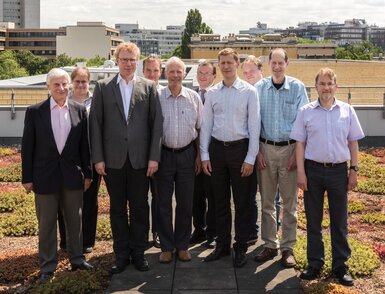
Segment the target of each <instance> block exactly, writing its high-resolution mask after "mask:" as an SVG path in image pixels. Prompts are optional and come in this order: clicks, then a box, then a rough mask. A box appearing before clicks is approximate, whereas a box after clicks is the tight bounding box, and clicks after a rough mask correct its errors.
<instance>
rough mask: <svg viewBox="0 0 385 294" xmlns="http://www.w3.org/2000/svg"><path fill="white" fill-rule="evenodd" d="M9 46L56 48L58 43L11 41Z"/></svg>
mask: <svg viewBox="0 0 385 294" xmlns="http://www.w3.org/2000/svg"><path fill="white" fill-rule="evenodd" d="M9 46H12V47H13V46H15V47H56V42H49V41H10V42H9Z"/></svg>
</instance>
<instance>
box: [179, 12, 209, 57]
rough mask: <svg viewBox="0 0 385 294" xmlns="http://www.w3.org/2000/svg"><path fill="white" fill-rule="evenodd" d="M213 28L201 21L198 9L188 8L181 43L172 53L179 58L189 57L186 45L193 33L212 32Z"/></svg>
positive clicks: (189, 52) (188, 49)
mask: <svg viewBox="0 0 385 294" xmlns="http://www.w3.org/2000/svg"><path fill="white" fill-rule="evenodd" d="M212 33H213V30H212V29H211V27H209V26H208V25H207V24H206V23H204V22H202V15H201V13H200V12H199V10H198V9H190V10H189V11H188V12H187V17H186V22H185V28H184V32H183V36H182V45H180V46H178V47H177V48H176V49H175V50H174V53H173V55H175V56H179V57H181V58H190V57H191V50H190V48H189V47H188V45H189V44H190V39H191V36H192V35H193V34H212Z"/></svg>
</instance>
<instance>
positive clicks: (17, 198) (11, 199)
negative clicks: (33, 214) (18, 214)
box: [0, 190, 31, 212]
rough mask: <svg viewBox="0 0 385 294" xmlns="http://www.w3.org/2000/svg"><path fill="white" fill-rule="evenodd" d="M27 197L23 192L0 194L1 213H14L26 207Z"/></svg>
mask: <svg viewBox="0 0 385 294" xmlns="http://www.w3.org/2000/svg"><path fill="white" fill-rule="evenodd" d="M27 197H31V196H29V195H27V194H26V193H25V192H24V191H23V190H16V191H4V192H1V193H0V212H12V211H14V210H16V209H17V208H18V207H21V206H22V205H24V203H25V201H27Z"/></svg>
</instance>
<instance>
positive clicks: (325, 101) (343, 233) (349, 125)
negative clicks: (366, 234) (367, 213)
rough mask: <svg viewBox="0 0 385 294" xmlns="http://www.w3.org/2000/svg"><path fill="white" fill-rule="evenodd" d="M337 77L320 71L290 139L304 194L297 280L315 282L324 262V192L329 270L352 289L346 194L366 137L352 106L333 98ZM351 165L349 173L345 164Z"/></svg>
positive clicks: (326, 70)
mask: <svg viewBox="0 0 385 294" xmlns="http://www.w3.org/2000/svg"><path fill="white" fill-rule="evenodd" d="M336 82H337V76H336V74H335V73H334V71H333V70H332V69H330V68H322V69H321V70H320V71H319V72H318V74H317V76H316V78H315V86H316V90H317V92H318V100H316V101H314V102H311V103H309V104H307V105H305V106H303V107H302V108H301V109H300V110H299V112H298V115H297V119H296V121H295V123H294V127H293V130H292V131H291V134H290V137H291V138H292V139H294V140H296V141H297V143H296V155H297V175H298V176H297V185H298V188H300V189H302V190H303V191H304V203H305V212H306V228H307V260H308V264H309V266H308V267H307V268H306V269H305V270H304V271H303V272H302V273H301V275H300V278H301V279H304V280H313V279H315V278H317V276H318V275H319V273H320V270H321V268H322V266H323V265H324V263H325V252H324V245H323V241H322V226H321V223H322V216H323V209H324V207H323V204H324V195H325V191H326V192H327V198H328V203H329V215H330V232H331V242H332V271H333V273H334V274H335V276H336V277H337V279H338V280H339V282H340V283H341V284H342V285H345V286H352V285H353V279H352V276H351V275H350V274H349V272H348V268H347V265H346V264H345V263H346V261H347V260H348V259H349V257H350V253H351V251H350V248H349V244H348V240H347V234H348V228H347V225H348V191H350V190H352V189H353V188H354V187H356V185H357V172H358V166H357V163H358V142H357V140H360V139H362V138H363V137H364V133H363V131H362V128H361V125H360V122H359V121H358V118H357V115H356V113H355V111H354V108H353V107H352V106H350V105H349V104H347V103H344V102H341V101H339V100H337V99H336V97H335V93H336V91H337V84H336ZM348 161H350V168H349V172H348V165H347V162H348Z"/></svg>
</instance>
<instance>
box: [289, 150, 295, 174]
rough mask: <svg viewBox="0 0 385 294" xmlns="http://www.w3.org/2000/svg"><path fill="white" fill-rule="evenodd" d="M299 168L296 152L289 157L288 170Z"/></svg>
mask: <svg viewBox="0 0 385 294" xmlns="http://www.w3.org/2000/svg"><path fill="white" fill-rule="evenodd" d="M296 168H297V160H296V158H295V152H293V154H292V155H290V157H289V161H288V162H287V170H289V171H291V170H295V169H296Z"/></svg>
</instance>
